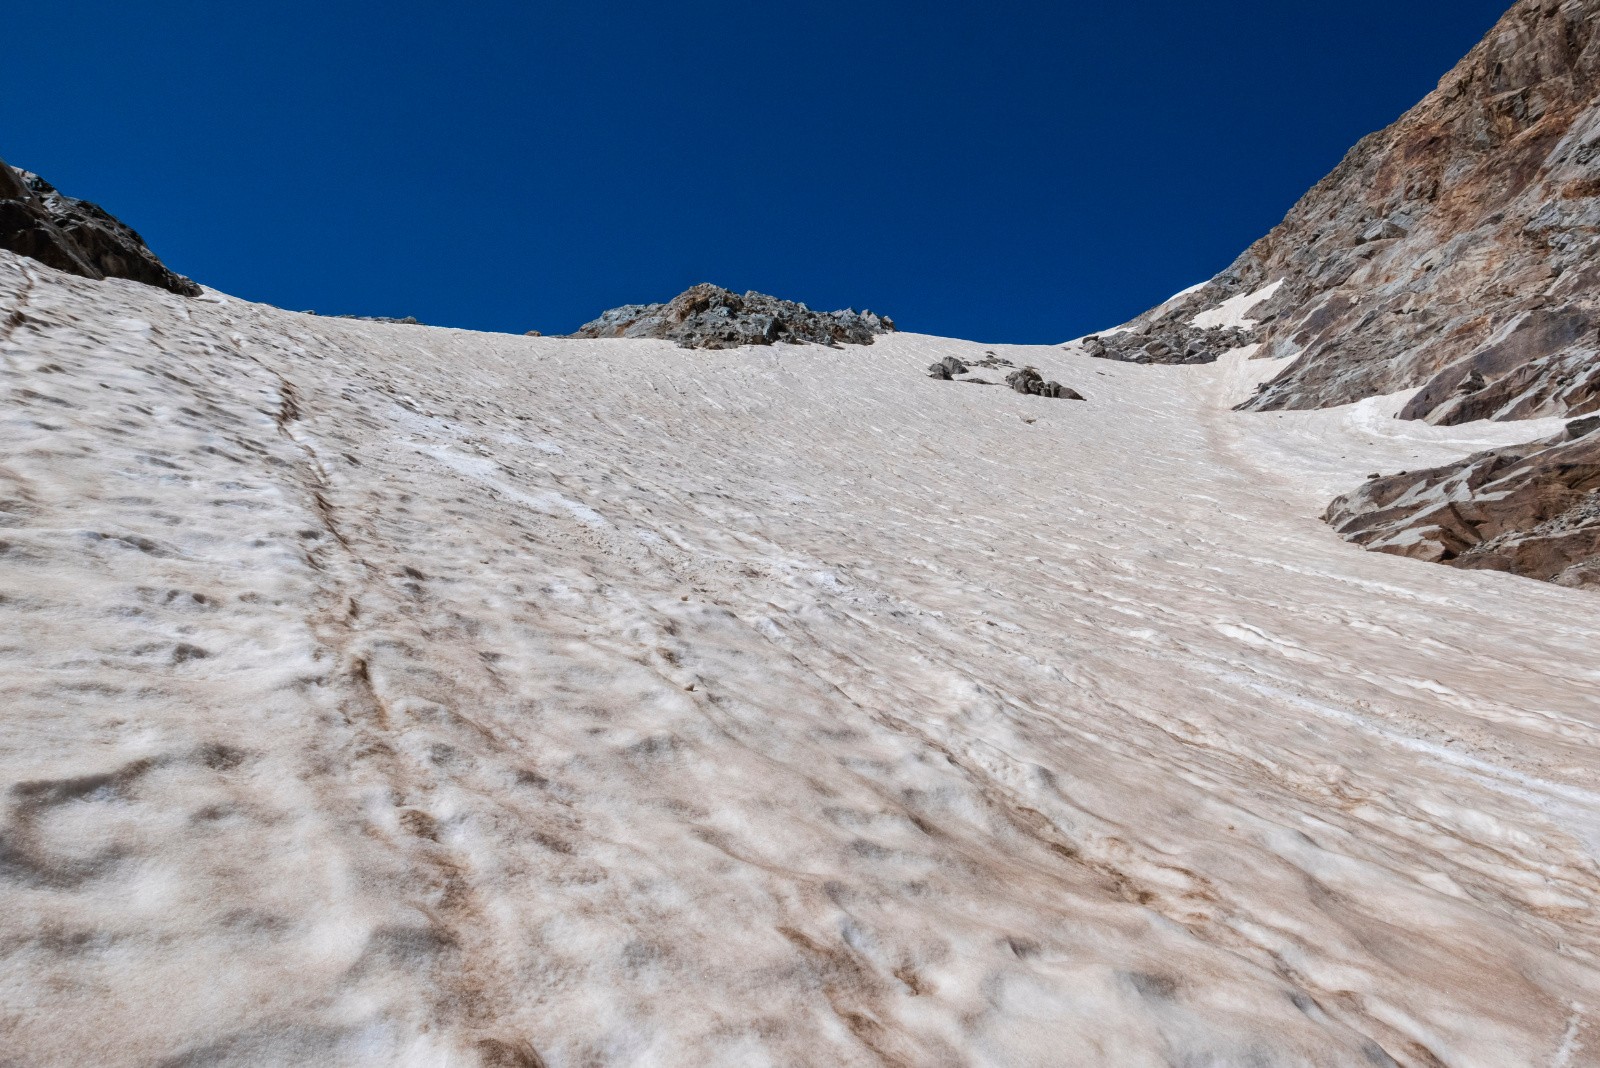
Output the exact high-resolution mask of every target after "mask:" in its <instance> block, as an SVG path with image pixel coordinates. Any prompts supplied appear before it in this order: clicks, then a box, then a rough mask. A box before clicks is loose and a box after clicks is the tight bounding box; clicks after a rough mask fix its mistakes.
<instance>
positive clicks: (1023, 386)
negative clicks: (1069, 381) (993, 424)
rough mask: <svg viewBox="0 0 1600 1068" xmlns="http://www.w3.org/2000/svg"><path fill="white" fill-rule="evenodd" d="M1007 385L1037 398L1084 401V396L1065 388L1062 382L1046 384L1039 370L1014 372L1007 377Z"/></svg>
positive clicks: (1026, 369)
mask: <svg viewBox="0 0 1600 1068" xmlns="http://www.w3.org/2000/svg"><path fill="white" fill-rule="evenodd" d="M1006 385H1008V386H1010V387H1011V388H1012V389H1014V390H1016V391H1017V392H1018V393H1024V394H1030V395H1032V396H1036V397H1052V398H1059V399H1061V400H1080V401H1081V400H1083V399H1084V398H1083V394H1081V393H1079V392H1078V391H1077V390H1075V389H1070V388H1068V387H1067V386H1063V385H1062V384H1061V383H1060V382H1046V381H1045V379H1044V376H1043V375H1041V374H1040V373H1039V371H1038V369H1037V368H1033V367H1024V368H1022V369H1021V370H1020V371H1012V372H1011V373H1010V374H1008V375H1006Z"/></svg>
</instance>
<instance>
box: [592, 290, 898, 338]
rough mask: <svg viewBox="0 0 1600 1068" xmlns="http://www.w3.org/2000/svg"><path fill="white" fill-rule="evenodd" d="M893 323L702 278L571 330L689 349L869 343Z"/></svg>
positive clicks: (890, 327) (893, 327)
mask: <svg viewBox="0 0 1600 1068" xmlns="http://www.w3.org/2000/svg"><path fill="white" fill-rule="evenodd" d="M894 329H895V325H894V320H892V319H889V318H887V317H885V316H881V315H875V314H873V313H872V312H870V311H861V312H858V311H855V310H854V309H846V310H844V311H835V312H817V311H812V310H811V309H810V308H808V307H806V306H805V305H804V304H800V303H798V302H796V301H792V300H779V299H778V298H777V297H769V296H767V295H766V294H764V293H755V292H751V293H746V294H744V296H739V295H738V294H737V293H734V292H733V291H731V290H727V289H723V288H722V287H721V286H714V285H705V284H702V285H697V286H694V287H692V288H690V289H688V290H685V291H684V292H683V293H680V294H679V295H678V296H676V297H674V298H673V299H672V300H670V301H668V302H667V303H665V304H628V305H625V306H623V307H621V308H613V309H611V310H610V311H608V312H606V313H604V314H603V315H601V316H600V318H598V319H596V320H594V321H593V322H590V323H585V324H584V325H583V326H582V327H580V328H579V329H578V330H577V332H576V333H574V334H572V335H571V336H572V337H576V338H607V337H634V338H660V339H663V340H667V341H676V342H677V343H678V344H679V345H680V346H682V347H684V348H690V349H731V348H737V347H738V346H740V345H771V344H773V343H774V342H778V341H788V342H793V343H806V342H809V343H812V344H817V345H870V344H872V341H873V338H874V336H875V335H877V334H886V333H890V332H891V331H893V330H894Z"/></svg>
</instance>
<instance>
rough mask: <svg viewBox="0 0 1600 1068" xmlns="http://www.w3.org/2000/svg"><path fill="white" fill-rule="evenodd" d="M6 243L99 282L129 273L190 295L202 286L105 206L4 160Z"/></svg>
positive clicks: (0, 187) (1, 184) (0, 228)
mask: <svg viewBox="0 0 1600 1068" xmlns="http://www.w3.org/2000/svg"><path fill="white" fill-rule="evenodd" d="M0 248H4V249H7V250H9V251H11V252H16V253H18V254H20V255H23V256H29V257H32V258H33V259H36V260H38V261H39V262H40V263H43V264H46V265H47V266H50V267H54V268H56V269H57V270H61V271H67V272H70V273H71V274H76V275H80V276H82V277H84V278H93V279H95V280H96V281H99V280H101V279H105V278H127V279H131V280H133V281H135V282H143V283H145V284H146V285H152V286H157V287H159V288H161V289H165V290H168V291H169V292H173V293H178V294H181V295H183V296H186V297H193V296H198V295H199V293H200V287H199V286H197V285H195V284H194V283H193V282H191V281H190V280H189V279H187V278H184V277H183V276H182V275H179V274H174V273H173V272H172V271H170V270H168V269H167V268H166V266H165V265H164V264H163V263H162V262H161V261H160V260H159V259H157V258H156V255H155V253H153V252H151V251H150V249H149V248H148V247H147V246H146V245H145V243H144V239H143V238H141V237H140V236H139V235H138V234H137V233H135V232H134V231H133V230H132V229H131V228H130V227H128V226H126V225H125V224H123V223H122V222H121V221H119V220H118V219H116V218H114V217H113V216H112V215H111V214H110V213H108V212H107V211H106V210H105V209H103V208H101V207H99V206H98V205H95V204H91V203H89V202H88V201H86V200H78V199H76V198H74V197H69V196H66V195H64V194H62V193H61V192H59V191H58V190H57V189H56V187H55V186H53V185H51V184H50V183H49V182H47V181H45V180H44V179H43V178H40V177H39V176H38V175H37V174H31V173H29V172H28V171H24V170H19V169H17V168H15V167H11V166H8V165H7V164H6V163H5V161H4V160H0Z"/></svg>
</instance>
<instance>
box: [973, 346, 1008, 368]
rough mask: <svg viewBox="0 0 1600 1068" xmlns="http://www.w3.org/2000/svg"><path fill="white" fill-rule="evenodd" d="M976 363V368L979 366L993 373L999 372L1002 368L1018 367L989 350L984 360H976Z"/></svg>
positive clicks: (985, 352) (985, 353)
mask: <svg viewBox="0 0 1600 1068" xmlns="http://www.w3.org/2000/svg"><path fill="white" fill-rule="evenodd" d="M974 362H975V364H976V366H978V367H987V368H989V369H990V370H991V371H997V370H999V369H1000V368H1002V367H1015V366H1016V364H1014V363H1012V362H1011V361H1010V360H1007V359H1005V358H1003V357H1000V356H996V355H995V354H994V353H992V352H989V351H987V350H985V351H984V354H983V359H981V360H976V361H974Z"/></svg>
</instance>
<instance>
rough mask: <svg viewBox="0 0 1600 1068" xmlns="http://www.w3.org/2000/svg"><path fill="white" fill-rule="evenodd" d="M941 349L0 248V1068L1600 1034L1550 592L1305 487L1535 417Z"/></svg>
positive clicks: (937, 1061) (1575, 660) (1594, 623)
mask: <svg viewBox="0 0 1600 1068" xmlns="http://www.w3.org/2000/svg"><path fill="white" fill-rule="evenodd" d="M992 348H993V350H994V351H996V352H999V353H1000V354H1001V355H1002V356H1005V357H1007V358H1009V359H1012V360H1014V361H1016V362H1017V363H1019V364H1020V363H1023V362H1031V363H1034V364H1036V365H1038V366H1039V367H1040V369H1041V370H1042V371H1043V372H1044V373H1045V374H1046V375H1047V377H1052V378H1057V379H1060V380H1061V381H1062V382H1064V383H1066V384H1068V385H1070V386H1073V387H1075V388H1077V389H1078V390H1079V391H1081V392H1082V393H1084V394H1085V395H1086V396H1087V397H1088V398H1089V400H1088V403H1085V404H1078V403H1069V402H1061V401H1049V400H1043V399H1040V398H1036V397H1023V396H1019V395H1016V394H1014V393H1011V392H1009V391H1007V390H1004V389H1003V388H998V387H996V388H982V387H975V386H970V385H964V384H959V383H947V382H935V381H933V380H930V379H928V378H926V377H924V375H923V373H922V368H923V367H924V366H925V365H926V364H928V363H929V362H930V361H931V360H932V359H934V358H936V357H939V356H942V355H946V354H953V355H957V356H960V357H963V358H968V359H970V358H972V357H975V356H979V355H981V354H982V352H983V351H984V347H983V346H978V345H974V344H970V343H967V342H960V341H949V340H943V339H936V338H930V337H920V336H916V335H897V336H893V337H889V338H885V339H882V340H880V341H879V342H878V343H877V344H875V345H873V346H872V347H870V348H847V349H842V350H829V349H822V348H816V347H804V348H802V347H792V346H782V345H780V346H775V347H773V348H770V349H756V350H751V349H741V350H733V351H726V352H697V351H685V350H679V349H677V348H675V347H673V346H671V345H670V344H668V343H659V342H650V341H569V340H561V339H546V338H514V337H505V336H498V335H482V334H472V333H467V332H463V331H454V330H435V329H425V328H419V327H408V326H386V325H381V324H366V323H356V322H348V321H336V320H328V319H318V318H313V317H307V316H302V315H296V314H291V313H288V312H283V311H279V310H276V309H272V308H266V307H261V306H257V305H251V304H247V303H243V302H240V301H236V300H233V299H230V298H226V297H221V296H217V295H208V296H206V297H205V298H202V299H200V300H184V299H181V298H178V297H172V296H168V295H166V294H163V293H160V292H157V291H154V290H151V289H148V288H145V287H140V286H138V285H135V284H132V283H122V282H107V283H90V282H86V281H81V280H77V279H73V278H69V277H66V276H63V275H59V274H57V273H55V272H52V271H50V270H48V269H45V268H42V267H40V266H38V265H36V264H32V263H30V262H27V261H23V260H19V259H17V258H15V257H12V256H10V255H8V254H3V253H0V390H3V396H4V403H3V407H0V450H3V451H0V667H3V672H0V687H3V693H4V696H3V701H0V716H3V721H0V722H3V734H0V738H3V742H0V805H3V808H0V1064H5V1065H29V1066H33V1065H79V1064H95V1065H136V1064H137V1065H146V1064H161V1065H183V1066H191V1068H192V1066H201V1065H246V1064H248V1065H470V1064H477V1063H481V1064H485V1065H534V1064H545V1065H549V1066H552V1068H555V1066H577V1065H694V1066H702V1065H727V1066H740V1068H743V1066H757V1065H871V1064H898V1065H916V1066H923V1065H968V1064H970V1065H995V1066H999V1065H1116V1066H1143V1065H1150V1066H1166V1065H1194V1066H1198V1065H1383V1064H1390V1063H1398V1064H1404V1065H1435V1064H1445V1065H1451V1066H1490V1065H1496V1066H1507V1068H1510V1066H1517V1068H1523V1066H1528V1065H1541V1066H1542V1065H1566V1066H1575V1065H1581V1064H1592V1063H1595V1058H1596V1057H1597V1056H1600V1027H1597V1025H1596V1022H1595V1021H1596V1016H1597V1014H1600V970H1597V967H1596V956H1595V954H1596V951H1597V949H1600V939H1597V926H1596V913H1595V907H1596V902H1597V898H1600V878H1597V869H1596V854H1597V851H1600V761H1597V759H1596V757H1597V742H1600V696H1597V695H1600V655H1597V652H1596V650H1597V649H1600V601H1597V600H1596V599H1595V598H1594V597H1593V596H1592V595H1589V594H1584V593H1580V592H1576V591H1571V590H1565V589H1561V588H1558V587H1553V586H1546V585H1542V584H1539V583H1534V582H1529V581H1524V580H1520V579H1515V578H1511V577H1508V576H1504V575H1498V574H1486V573H1472V572H1465V573H1464V572H1458V571H1455V570H1452V569H1448V568H1442V567H1432V566H1428V565H1423V564H1417V563H1414V562H1411V561H1406V560H1401V559H1396V558H1391V557H1385V556H1382V555H1378V554H1372V553H1367V552H1363V551H1362V550H1360V549H1358V548H1356V547H1354V546H1351V545H1348V544H1345V543H1344V542H1342V541H1341V540H1340V539H1339V538H1338V537H1336V536H1335V535H1334V534H1333V533H1332V532H1331V531H1330V530H1328V529H1327V528H1326V527H1324V526H1323V525H1322V524H1321V523H1320V522H1319V521H1318V520H1317V515H1318V514H1319V513H1320V511H1321V509H1322V508H1323V507H1324V506H1325V504H1326V502H1327V500H1328V498H1329V497H1330V496H1332V495H1333V494H1334V493H1336V492H1338V491H1340V490H1343V489H1347V488H1349V487H1350V486H1352V485H1354V484H1356V483H1358V482H1359V481H1360V480H1361V479H1362V478H1364V477H1365V476H1366V474H1367V473H1368V472H1371V471H1380V470H1384V471H1387V470H1394V469H1399V468H1404V467H1407V466H1420V465H1423V464H1433V463H1438V462H1440V461H1443V460H1447V459H1450V458H1453V457H1456V456H1459V455H1461V454H1464V453H1466V452H1469V451H1471V450H1473V449H1477V448H1481V447H1483V446H1485V445H1488V444H1495V443H1505V442H1509V441H1513V440H1518V439H1520V438H1530V437H1536V436H1539V435H1540V434H1543V433H1548V432H1549V429H1550V428H1549V426H1546V425H1543V424H1539V423H1532V424H1513V425H1505V424H1498V425H1490V426H1484V425H1481V424H1480V425H1468V426H1462V427H1429V426H1426V425H1422V424H1419V423H1414V422H1413V423H1400V422H1396V421H1392V420H1389V419H1387V418H1385V416H1386V414H1387V413H1388V412H1389V411H1392V410H1393V408H1394V407H1395V406H1397V405H1398V404H1399V403H1400V402H1401V401H1402V400H1403V398H1385V399H1381V400H1375V401H1367V402H1364V403H1363V404H1361V405H1355V406H1352V407H1349V408H1344V409H1335V410H1330V411H1319V412H1305V413H1284V414H1270V415H1246V414H1239V413H1234V412H1231V411H1229V407H1230V405H1231V404H1232V403H1234V402H1236V401H1238V400H1240V399H1242V398H1243V397H1246V396H1248V395H1250V392H1251V388H1252V387H1253V385H1254V384H1255V382H1256V381H1257V380H1259V379H1261V378H1265V377H1267V376H1268V375H1270V374H1272V373H1273V372H1274V371H1275V370H1276V369H1277V368H1276V367H1274V366H1272V365H1270V364H1266V363H1264V362H1263V361H1255V362H1254V363H1247V362H1246V361H1245V360H1244V359H1243V355H1244V354H1243V353H1239V354H1235V355H1234V356H1232V357H1230V358H1228V359H1226V360H1224V361H1223V362H1221V363H1219V364H1218V365H1215V366H1211V367H1201V368H1196V367H1182V368H1170V367H1147V366H1135V365H1129V364H1118V363H1111V362H1106V361H1094V360H1089V359H1086V358H1083V357H1079V356H1075V355H1073V354H1071V353H1070V352H1067V351H1064V350H1062V349H1059V348H1057V349H1049V348H1046V349H1024V348H1013V347H1001V346H994V347H992ZM1385 406H1387V407H1385ZM1029 420H1031V422H1030V421H1029Z"/></svg>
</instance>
